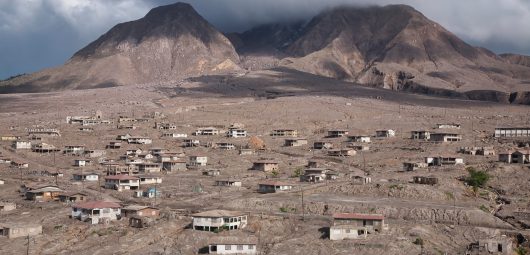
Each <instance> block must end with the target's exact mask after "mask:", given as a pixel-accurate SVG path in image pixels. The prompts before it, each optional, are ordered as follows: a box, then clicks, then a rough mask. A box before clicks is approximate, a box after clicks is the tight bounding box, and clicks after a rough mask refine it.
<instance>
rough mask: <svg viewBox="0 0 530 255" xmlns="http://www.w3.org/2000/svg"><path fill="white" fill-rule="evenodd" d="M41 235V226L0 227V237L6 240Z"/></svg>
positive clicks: (12, 225) (10, 225)
mask: <svg viewBox="0 0 530 255" xmlns="http://www.w3.org/2000/svg"><path fill="white" fill-rule="evenodd" d="M40 234H42V225H37V224H6V223H2V224H1V225H0V236H6V237H7V238H10V239H11V238H17V237H28V236H37V235H40Z"/></svg>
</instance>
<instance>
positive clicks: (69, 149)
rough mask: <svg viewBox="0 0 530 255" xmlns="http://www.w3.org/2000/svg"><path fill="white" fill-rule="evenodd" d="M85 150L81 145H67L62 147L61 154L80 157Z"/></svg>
mask: <svg viewBox="0 0 530 255" xmlns="http://www.w3.org/2000/svg"><path fill="white" fill-rule="evenodd" d="M85 149H86V148H85V146H83V145H67V146H65V147H64V150H63V153H64V154H67V155H82V154H83V153H85Z"/></svg>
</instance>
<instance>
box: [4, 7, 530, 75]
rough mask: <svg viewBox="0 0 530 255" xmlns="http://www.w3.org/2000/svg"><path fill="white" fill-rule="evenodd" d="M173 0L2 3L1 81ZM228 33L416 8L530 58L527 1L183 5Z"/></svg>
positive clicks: (481, 42)
mask: <svg viewBox="0 0 530 255" xmlns="http://www.w3.org/2000/svg"><path fill="white" fill-rule="evenodd" d="M173 2H174V1H169V0H112V1H108V0H25V1H12V0H0V78H6V77H9V76H11V75H15V74H19V73H24V72H26V73H27V72H34V71H37V70H39V69H42V68H46V67H52V66H56V65H60V64H62V63H64V62H65V61H66V60H67V59H68V58H69V57H70V56H71V55H72V54H73V53H74V52H75V51H77V50H78V49H80V48H81V47H83V46H85V45H86V44H88V43H89V42H90V41H93V40H95V39H96V38H97V37H98V36H99V35H101V34H102V33H104V32H105V31H107V30H108V29H110V28H111V27H112V26H114V25H115V24H117V23H119V22H125V21H129V20H134V19H138V18H140V17H142V16H143V15H145V13H147V12H148V11H149V9H151V8H153V7H155V6H159V5H164V4H171V3H173ZM184 2H188V3H190V4H192V5H193V6H194V7H195V9H196V10H197V11H198V12H199V13H200V14H201V15H203V16H204V17H205V18H206V19H207V20H209V21H210V22H211V23H212V24H214V25H215V26H216V27H218V28H219V29H220V30H222V31H225V32H233V31H243V30H245V29H248V28H250V27H252V26H255V25H259V24H262V23H271V22H282V21H287V20H294V19H308V18H310V17H312V16H314V15H316V14H317V13H318V12H320V11H322V10H323V9H326V8H331V7H334V6H338V5H374V4H378V5H386V4H393V3H403V4H409V5H412V6H413V7H415V8H416V9H418V10H419V11H421V12H423V13H424V14H425V15H426V16H427V17H429V18H431V19H433V20H435V21H437V22H438V23H440V24H442V25H443V26H444V27H446V28H447V29H448V30H450V31H452V32H454V33H455V34H457V35H458V36H460V37H461V38H462V39H464V40H466V41H468V42H469V43H472V44H474V45H477V46H482V47H486V48H490V49H492V50H494V51H495V52H498V53H501V52H514V53H520V54H528V55H530V29H529V24H530V1H528V0H509V1H508V0H507V1H498V0H474V1H471V0H467V1H466V0H445V1H427V0H326V1H322V0H267V1H263V0H184Z"/></svg>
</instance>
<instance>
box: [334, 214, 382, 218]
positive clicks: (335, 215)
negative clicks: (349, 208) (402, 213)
mask: <svg viewBox="0 0 530 255" xmlns="http://www.w3.org/2000/svg"><path fill="white" fill-rule="evenodd" d="M331 217H333V219H356V220H384V219H385V216H383V215H382V214H361V213H334V214H333V215H331Z"/></svg>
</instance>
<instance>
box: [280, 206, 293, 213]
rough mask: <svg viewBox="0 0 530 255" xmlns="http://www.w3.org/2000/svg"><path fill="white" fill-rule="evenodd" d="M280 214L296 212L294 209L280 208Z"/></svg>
mask: <svg viewBox="0 0 530 255" xmlns="http://www.w3.org/2000/svg"><path fill="white" fill-rule="evenodd" d="M280 212H283V213H288V212H296V208H289V207H280Z"/></svg>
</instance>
